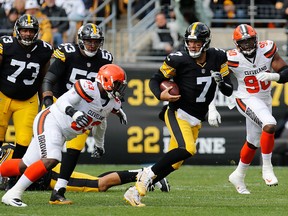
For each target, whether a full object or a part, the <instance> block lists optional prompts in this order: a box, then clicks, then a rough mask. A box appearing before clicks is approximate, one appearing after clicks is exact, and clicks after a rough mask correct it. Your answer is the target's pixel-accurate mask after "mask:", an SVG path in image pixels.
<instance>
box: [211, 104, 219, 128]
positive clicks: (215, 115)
mask: <svg viewBox="0 0 288 216" xmlns="http://www.w3.org/2000/svg"><path fill="white" fill-rule="evenodd" d="M208 123H209V125H210V126H212V127H219V124H221V115H220V113H219V112H218V111H217V109H216V107H215V105H211V104H210V105H209V111H208Z"/></svg>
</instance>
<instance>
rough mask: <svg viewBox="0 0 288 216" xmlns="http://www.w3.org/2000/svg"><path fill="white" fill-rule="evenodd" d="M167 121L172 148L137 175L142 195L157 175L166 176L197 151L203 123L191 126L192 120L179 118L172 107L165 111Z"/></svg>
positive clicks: (137, 186) (138, 188) (137, 185)
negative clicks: (197, 141) (197, 140)
mask: <svg viewBox="0 0 288 216" xmlns="http://www.w3.org/2000/svg"><path fill="white" fill-rule="evenodd" d="M165 122H166V125H167V127H168V129H169V132H170V134H171V139H170V144H169V145H170V146H169V149H170V150H169V151H168V152H167V153H166V154H165V155H164V156H163V157H162V158H161V159H160V160H159V161H158V162H157V163H156V164H154V165H153V166H152V167H151V168H144V170H143V171H142V172H139V174H138V175H137V182H136V188H137V190H138V191H139V194H140V195H141V196H144V195H145V194H146V191H147V187H148V186H149V184H151V183H152V181H153V179H154V178H155V177H156V176H157V177H158V176H159V178H160V179H162V178H164V177H165V176H166V175H167V174H170V173H171V172H173V171H174V170H176V169H178V168H179V167H180V166H181V164H182V162H183V161H184V160H185V159H187V158H189V157H191V156H192V155H194V154H195V153H196V139H197V138H198V133H199V130H200V128H201V124H200V123H199V124H198V125H195V126H193V127H191V122H188V121H186V120H183V119H180V118H178V117H177V112H173V111H171V110H170V109H168V110H167V111H166V113H165Z"/></svg>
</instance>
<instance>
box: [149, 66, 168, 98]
mask: <svg viewBox="0 0 288 216" xmlns="http://www.w3.org/2000/svg"><path fill="white" fill-rule="evenodd" d="M165 79H167V78H165V77H164V75H163V74H162V73H161V72H160V70H159V71H158V72H157V73H155V74H154V75H153V77H152V78H151V79H150V81H149V87H150V90H151V91H152V93H153V94H154V95H155V97H156V98H157V99H158V100H160V94H161V90H160V83H161V82H162V81H163V80H165Z"/></svg>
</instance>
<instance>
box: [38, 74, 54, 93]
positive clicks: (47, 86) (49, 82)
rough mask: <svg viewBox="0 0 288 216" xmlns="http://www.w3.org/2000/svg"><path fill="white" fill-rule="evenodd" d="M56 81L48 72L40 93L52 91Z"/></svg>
mask: <svg viewBox="0 0 288 216" xmlns="http://www.w3.org/2000/svg"><path fill="white" fill-rule="evenodd" d="M57 81H58V79H57V76H56V75H55V74H54V73H52V72H50V71H48V72H47V74H46V75H45V77H44V79H43V83H42V92H45V91H52V89H53V86H54V85H55V84H56V83H57Z"/></svg>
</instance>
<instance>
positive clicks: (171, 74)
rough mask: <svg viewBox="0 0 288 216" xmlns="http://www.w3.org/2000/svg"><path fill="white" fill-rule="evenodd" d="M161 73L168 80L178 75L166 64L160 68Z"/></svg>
mask: <svg viewBox="0 0 288 216" xmlns="http://www.w3.org/2000/svg"><path fill="white" fill-rule="evenodd" d="M160 71H161V72H162V73H163V75H164V76H165V77H166V78H172V77H174V76H175V75H176V73H175V69H174V68H173V67H171V66H169V65H168V64H167V63H166V62H164V63H163V64H162V66H161V67H160Z"/></svg>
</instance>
